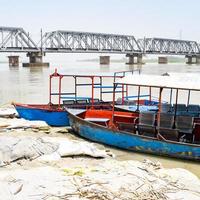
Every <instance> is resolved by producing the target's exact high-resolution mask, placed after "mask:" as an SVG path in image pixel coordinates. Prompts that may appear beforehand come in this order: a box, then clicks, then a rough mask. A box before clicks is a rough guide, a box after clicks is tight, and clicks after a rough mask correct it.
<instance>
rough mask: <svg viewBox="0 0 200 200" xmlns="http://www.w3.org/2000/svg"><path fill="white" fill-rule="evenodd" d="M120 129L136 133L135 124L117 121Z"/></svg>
mask: <svg viewBox="0 0 200 200" xmlns="http://www.w3.org/2000/svg"><path fill="white" fill-rule="evenodd" d="M116 123H117V126H118V128H119V130H122V131H126V132H129V133H136V128H135V124H133V123H126V122H116Z"/></svg>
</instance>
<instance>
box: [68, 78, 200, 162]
mask: <svg viewBox="0 0 200 200" xmlns="http://www.w3.org/2000/svg"><path fill="white" fill-rule="evenodd" d="M118 84H126V85H131V86H136V87H145V88H148V87H151V88H155V90H156V92H157V93H158V95H159V97H158V99H159V102H158V105H157V106H158V110H157V111H156V110H154V111H151V110H150V111H149V110H146V111H145V112H144V111H140V110H139V109H137V111H135V112H122V111H121V112H120V111H115V109H114V106H115V105H113V109H112V111H106V110H95V109H89V110H86V111H82V112H80V113H78V114H77V113H76V114H74V110H71V109H68V110H67V111H68V117H69V123H70V126H71V127H72V129H73V130H74V131H75V132H76V133H77V134H78V135H80V136H82V137H84V138H86V139H89V140H92V141H95V142H99V143H103V144H107V145H111V146H115V147H118V148H122V149H127V150H131V151H138V152H143V153H151V154H156V155H161V156H169V157H175V158H181V159H189V160H196V161H200V106H199V105H198V104H196V105H194V104H190V96H191V93H192V91H195V92H194V94H195V93H196V92H197V91H198V92H200V80H199V77H198V76H196V77H191V76H190V77H189V76H187V75H184V76H183V75H177V76H171V77H170V76H154V75H132V76H127V77H124V78H122V79H121V80H120V81H118V82H115V83H114V87H115V88H116V85H118ZM174 90H175V91H176V93H175V94H176V95H175V99H174V101H175V103H174V104H173V105H172V94H173V91H174ZM180 90H183V91H185V92H188V95H187V96H184V95H183V96H184V98H185V97H187V98H186V101H187V105H185V104H179V103H178V97H179V95H181V93H180V94H179V91H180ZM163 91H169V92H170V95H168V97H169V99H170V103H168V104H166V103H165V104H162V94H163ZM113 102H115V94H114V95H113ZM138 106H140V105H138ZM142 106H143V107H144V106H145V105H142Z"/></svg>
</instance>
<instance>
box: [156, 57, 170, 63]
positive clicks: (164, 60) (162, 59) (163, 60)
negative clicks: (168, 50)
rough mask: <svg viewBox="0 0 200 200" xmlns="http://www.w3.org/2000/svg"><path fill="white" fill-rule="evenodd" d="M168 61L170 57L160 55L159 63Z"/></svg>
mask: <svg viewBox="0 0 200 200" xmlns="http://www.w3.org/2000/svg"><path fill="white" fill-rule="evenodd" d="M167 63H168V58H167V57H165V56H160V57H158V64H167Z"/></svg>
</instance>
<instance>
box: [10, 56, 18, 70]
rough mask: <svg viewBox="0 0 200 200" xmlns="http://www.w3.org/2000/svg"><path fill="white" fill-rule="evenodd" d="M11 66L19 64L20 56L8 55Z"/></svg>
mask: <svg viewBox="0 0 200 200" xmlns="http://www.w3.org/2000/svg"><path fill="white" fill-rule="evenodd" d="M8 62H9V67H18V66H19V56H8Z"/></svg>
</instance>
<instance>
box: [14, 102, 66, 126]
mask: <svg viewBox="0 0 200 200" xmlns="http://www.w3.org/2000/svg"><path fill="white" fill-rule="evenodd" d="M13 105H14V106H15V109H16V110H17V112H18V114H19V116H20V117H21V118H24V119H27V120H42V121H45V122H46V123H47V124H48V125H50V126H69V119H68V116H67V113H66V111H65V110H63V109H62V108H61V107H58V106H57V105H54V106H52V105H37V104H33V105H32V104H20V103H13Z"/></svg>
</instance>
